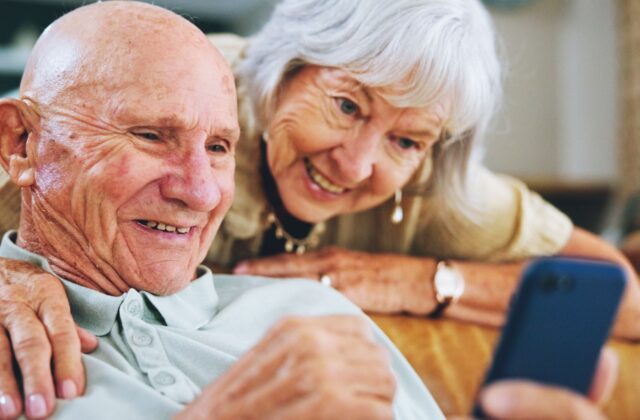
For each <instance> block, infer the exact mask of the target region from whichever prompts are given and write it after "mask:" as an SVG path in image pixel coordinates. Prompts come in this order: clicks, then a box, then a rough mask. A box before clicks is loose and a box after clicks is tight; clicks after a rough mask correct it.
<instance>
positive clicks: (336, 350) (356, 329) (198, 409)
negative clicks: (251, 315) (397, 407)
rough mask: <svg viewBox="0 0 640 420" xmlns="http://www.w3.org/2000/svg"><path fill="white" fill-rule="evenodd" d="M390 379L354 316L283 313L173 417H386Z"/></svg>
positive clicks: (381, 353)
mask: <svg viewBox="0 0 640 420" xmlns="http://www.w3.org/2000/svg"><path fill="white" fill-rule="evenodd" d="M394 393H395V379H394V377H393V374H392V372H391V369H390V366H389V356H388V354H387V353H386V351H385V350H384V349H383V348H382V347H380V346H379V345H378V344H376V343H375V342H374V341H373V333H372V331H371V326H370V325H369V323H368V322H367V320H366V319H364V318H362V317H356V316H326V317H313V318H311V317H309V318H307V317H287V318H284V319H283V320H281V321H280V322H279V323H278V324H277V325H275V326H274V327H273V328H272V329H271V330H270V331H269V332H268V333H267V334H266V336H265V337H264V338H263V339H262V340H261V341H260V342H259V343H258V344H257V345H256V346H255V347H254V348H253V349H251V350H250V351H249V352H248V353H246V354H245V355H244V356H243V357H242V358H241V359H240V360H239V361H238V362H237V363H235V364H234V365H233V366H232V367H231V369H229V371H227V372H226V373H225V374H224V375H223V376H222V377H220V378H219V379H218V380H217V381H215V382H214V383H213V384H211V385H210V386H208V387H207V388H205V389H204V390H203V391H202V393H201V394H200V396H199V397H198V398H197V399H196V400H194V401H193V402H192V403H191V404H189V405H188V406H187V408H186V409H185V410H184V411H183V412H182V413H180V415H178V416H177V418H178V419H219V420H226V419H234V420H236V419H280V420H289V419H290V420H293V419H309V420H316V419H318V420H320V419H335V418H336V416H337V413H339V415H338V417H340V418H345V419H362V420H365V419H367V420H376V419H391V418H392V417H393V411H392V402H393V396H394Z"/></svg>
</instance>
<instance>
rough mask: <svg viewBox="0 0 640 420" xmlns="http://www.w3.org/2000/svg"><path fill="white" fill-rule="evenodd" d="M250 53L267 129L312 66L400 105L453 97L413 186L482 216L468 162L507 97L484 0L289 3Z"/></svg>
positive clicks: (246, 69)
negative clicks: (346, 75)
mask: <svg viewBox="0 0 640 420" xmlns="http://www.w3.org/2000/svg"><path fill="white" fill-rule="evenodd" d="M245 54H246V56H245V60H243V61H242V62H241V64H240V65H239V67H238V69H237V70H238V72H239V74H240V76H241V77H242V79H243V82H244V83H246V85H247V91H248V92H249V94H250V95H251V96H252V100H253V103H254V106H255V108H256V111H257V114H258V117H259V121H260V124H261V125H262V127H265V126H266V125H267V122H268V121H269V119H270V116H271V115H272V113H273V111H274V108H275V106H276V102H277V96H278V92H279V86H280V85H281V84H282V83H283V82H284V81H286V79H287V77H288V76H289V75H291V74H292V72H294V71H295V70H296V69H299V68H300V67H301V66H304V65H305V64H314V65H319V66H326V67H337V68H341V69H345V70H347V71H349V72H351V73H352V74H353V75H354V77H355V78H356V79H357V80H358V81H360V82H361V83H363V84H364V85H366V86H369V87H382V88H385V89H384V92H385V99H386V100H388V101H389V102H390V103H392V104H393V105H395V106H399V107H425V106H429V105H432V104H434V103H436V102H438V101H439V100H441V99H448V100H450V101H451V105H452V107H451V114H450V116H449V118H448V120H447V122H446V123H445V130H444V134H443V139H442V140H441V141H439V142H438V143H437V145H436V146H435V148H434V151H433V171H432V173H431V175H430V176H429V178H428V182H427V180H426V179H419V178H420V176H417V177H414V179H413V180H412V181H411V182H410V184H412V185H411V186H410V187H412V188H408V190H413V191H414V193H415V194H417V193H418V191H419V193H420V194H424V195H426V196H427V197H429V198H430V199H432V200H434V201H438V202H439V204H440V205H439V206H435V208H449V209H450V208H455V209H457V211H462V212H463V214H465V215H467V216H468V217H469V218H470V219H471V220H473V219H474V217H473V213H474V211H473V206H472V205H471V202H472V200H470V195H469V193H470V191H468V188H467V182H466V181H467V174H468V172H469V171H468V168H469V166H470V165H471V164H473V162H474V161H475V160H476V159H475V157H477V156H479V155H480V151H481V150H482V147H481V140H482V138H483V137H484V133H485V131H486V128H487V126H488V124H489V121H490V119H491V117H492V115H493V114H494V112H495V110H496V108H497V106H498V103H499V101H500V98H501V67H500V61H499V59H498V55H497V52H496V41H495V33H494V29H493V25H492V23H491V20H490V17H489V15H488V12H487V11H486V9H485V8H484V7H483V6H482V5H481V4H480V2H479V0H323V1H318V0H284V1H282V2H281V3H280V4H279V5H278V6H277V7H276V9H275V11H274V13H273V15H272V16H271V19H270V20H269V22H268V23H267V24H266V25H265V26H264V28H263V29H262V30H261V31H260V32H259V33H257V34H256V35H255V36H253V37H252V38H251V40H250V42H249V46H248V48H247V50H246V51H245ZM419 172H425V173H426V172H428V171H419Z"/></svg>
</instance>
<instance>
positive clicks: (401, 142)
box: [396, 137, 419, 150]
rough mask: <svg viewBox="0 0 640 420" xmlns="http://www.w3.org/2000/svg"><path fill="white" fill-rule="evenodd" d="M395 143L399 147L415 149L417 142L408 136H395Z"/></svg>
mask: <svg viewBox="0 0 640 420" xmlns="http://www.w3.org/2000/svg"><path fill="white" fill-rule="evenodd" d="M396 143H398V146H400V148H402V149H405V150H408V149H417V148H418V146H419V144H418V142H417V141H414V140H411V139H410V138H408V137H397V138H396Z"/></svg>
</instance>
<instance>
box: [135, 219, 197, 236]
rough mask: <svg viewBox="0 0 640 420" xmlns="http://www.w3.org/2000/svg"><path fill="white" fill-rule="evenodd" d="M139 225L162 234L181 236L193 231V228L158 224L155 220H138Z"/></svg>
mask: <svg viewBox="0 0 640 420" xmlns="http://www.w3.org/2000/svg"><path fill="white" fill-rule="evenodd" d="M136 222H137V223H139V224H141V225H143V226H146V227H148V228H151V229H154V230H160V231H162V232H169V233H177V234H180V235H186V234H187V233H189V231H190V230H191V227H183V226H173V225H169V224H166V223H162V222H156V221H153V220H136Z"/></svg>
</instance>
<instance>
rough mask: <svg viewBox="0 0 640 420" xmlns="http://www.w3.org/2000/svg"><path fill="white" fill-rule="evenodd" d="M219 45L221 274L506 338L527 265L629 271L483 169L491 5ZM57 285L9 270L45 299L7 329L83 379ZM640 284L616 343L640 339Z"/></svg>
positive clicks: (328, 17)
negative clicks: (232, 106) (224, 105)
mask: <svg viewBox="0 0 640 420" xmlns="http://www.w3.org/2000/svg"><path fill="white" fill-rule="evenodd" d="M211 39H212V42H214V43H215V44H216V45H217V46H218V47H219V48H220V49H221V50H222V51H223V53H224V54H225V56H226V57H227V59H228V60H229V62H230V63H231V64H232V66H233V68H234V71H235V74H236V79H237V80H236V81H237V84H238V94H239V110H240V118H241V121H240V123H241V126H242V135H243V138H242V140H241V142H240V146H239V149H238V150H237V153H236V157H237V177H236V181H237V188H236V201H235V204H234V205H233V207H232V209H231V211H230V212H229V214H228V215H227V217H226V219H225V221H224V223H223V225H222V227H221V229H220V232H219V233H218V236H217V237H216V239H215V241H214V244H213V246H212V248H211V251H210V253H209V255H208V260H207V262H208V263H211V264H215V265H222V266H228V267H234V271H235V272H236V273H243V274H249V273H251V274H263V275H270V276H275V277H300V276H302V277H310V278H312V279H317V280H319V281H322V282H323V283H325V284H327V285H330V286H332V287H335V288H336V289H337V290H339V291H341V292H343V293H344V294H345V295H346V296H347V297H349V298H350V299H352V300H353V301H354V302H355V303H356V304H358V305H360V306H361V307H362V308H363V309H365V310H368V311H375V312H384V313H400V312H403V313H410V314H414V315H419V316H424V315H431V316H440V315H442V316H447V317H452V318H456V319H460V320H464V321H471V322H478V323H483V324H488V325H495V326H498V325H500V324H501V323H502V321H503V318H504V312H505V310H506V308H507V305H508V301H509V298H510V296H511V293H512V291H513V289H514V286H515V284H516V282H517V279H518V276H519V273H520V271H521V269H522V266H523V264H524V263H525V261H526V259H527V258H531V257H536V256H541V255H552V254H565V255H580V256H585V257H594V258H600V259H609V260H613V261H617V262H620V263H621V264H624V265H625V266H626V267H628V263H627V262H626V260H624V257H622V255H621V254H620V253H618V252H617V251H616V250H615V249H613V248H612V247H610V246H609V245H607V244H605V243H604V242H603V241H601V240H599V239H598V238H596V237H594V236H592V235H590V234H588V233H586V232H584V231H582V230H580V229H578V228H574V227H573V226H572V224H571V222H570V221H569V220H568V219H567V217H565V216H564V215H563V214H561V213H560V212H558V211H557V210H556V209H554V208H553V207H551V206H550V205H549V204H547V203H546V202H544V201H543V200H542V199H541V198H540V197H539V196H538V195H536V194H534V193H532V192H530V191H529V190H528V189H527V188H526V187H525V186H524V185H523V184H522V183H521V182H519V181H517V180H514V179H512V178H508V177H504V176H498V175H495V174H493V173H491V172H490V171H488V170H487V169H485V168H484V167H483V166H482V165H481V163H480V154H481V153H480V152H481V149H482V140H483V136H484V134H485V131H486V129H487V126H488V124H489V120H490V118H491V116H492V114H493V112H494V110H495V109H496V107H497V104H498V102H499V98H500V93H501V88H500V79H501V75H500V64H499V60H498V58H497V54H496V48H495V39H494V30H493V27H492V24H491V21H490V18H489V16H488V13H487V11H486V10H485V9H484V8H483V7H482V5H481V4H480V2H479V1H478V0H325V1H321V2H319V1H316V0H285V1H283V2H282V3H281V4H280V5H279V6H278V7H277V8H276V10H275V12H274V14H273V16H272V17H271V19H270V21H269V22H268V23H267V24H266V25H265V27H264V28H263V29H262V30H261V31H260V32H259V33H258V34H257V35H255V36H254V37H253V38H251V39H249V40H246V41H245V40H242V39H240V38H238V37H233V36H212V37H211ZM153 134H154V133H153V132H150V133H149V136H150V138H152V137H153ZM516 134H517V133H516ZM5 202H7V203H9V202H12V201H11V200H7V201H5ZM14 211H16V212H17V209H15V210H14ZM148 226H149V228H153V229H166V228H167V227H166V226H165V225H164V224H163V223H162V221H161V220H159V221H153V222H149V225H148ZM42 278H43V277H42V275H41V273H40V272H39V270H37V269H35V268H32V267H25V266H23V265H19V264H12V262H10V261H6V260H5V261H2V262H0V281H4V282H5V283H11V282H17V281H20V282H22V283H27V284H29V287H30V288H32V289H37V290H38V293H32V294H30V295H29V297H28V298H25V296H23V295H22V296H15V299H16V300H17V299H22V300H23V301H24V302H25V303H26V304H27V305H31V306H32V307H33V308H35V310H36V311H37V314H36V313H35V312H29V311H24V313H25V315H21V316H22V317H23V320H22V321H21V322H15V323H12V324H11V325H4V329H5V330H6V331H8V332H7V334H8V335H13V334H22V335H25V334H26V335H29V334H32V335H37V334H44V331H45V329H46V331H48V332H49V333H50V334H51V335H52V336H54V337H58V338H60V337H62V338H60V339H58V340H54V342H53V343H52V344H53V348H54V357H55V358H56V360H57V361H58V362H60V361H62V362H61V363H60V366H68V369H69V370H74V369H79V367H78V366H79V362H78V357H77V356H78V350H77V349H76V348H75V347H74V346H70V345H68V340H67V339H64V337H66V336H65V335H64V334H59V333H60V332H61V331H62V332H64V331H67V332H68V328H69V327H68V325H72V323H71V322H70V317H69V315H68V306H66V305H65V303H64V299H63V295H62V294H61V292H60V288H59V287H58V285H57V284H55V283H56V282H55V280H54V279H52V278H49V281H42ZM632 280H633V281H631V282H630V283H629V286H628V290H627V293H626V297H625V300H624V302H623V306H622V311H621V315H620V317H619V319H618V321H617V324H616V326H615V330H614V332H615V334H616V335H618V336H622V337H629V338H637V337H640V322H638V318H639V313H640V296H639V293H638V285H637V282H636V279H635V278H633V279H632ZM603 281H606V279H603ZM5 289H7V290H9V288H7V287H5ZM3 296H4V297H3V298H4V299H12V295H11V294H10V293H9V292H6V293H4V294H3ZM43 301H44V303H43ZM51 314H55V315H56V316H50V315H51ZM38 318H39V319H41V320H42V321H39V320H38ZM34 321H37V322H34ZM41 322H42V323H43V324H44V327H45V329H42V328H40V327H39V325H40V323H41ZM34 325H36V326H37V327H34ZM84 339H85V340H88V338H86V337H85V338H84ZM29 351H31V352H32V353H30V356H31V357H35V358H38V357H42V355H39V354H38V352H37V351H33V349H30V350H29ZM3 360H4V359H3ZM41 366H48V364H44V365H43V364H41ZM34 375H36V376H37V375H43V376H40V377H42V378H44V377H45V376H44V375H49V372H36V373H34Z"/></svg>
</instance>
